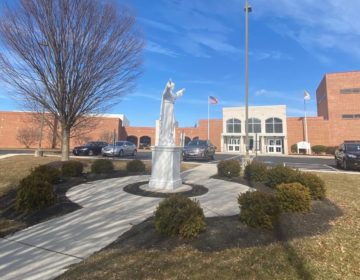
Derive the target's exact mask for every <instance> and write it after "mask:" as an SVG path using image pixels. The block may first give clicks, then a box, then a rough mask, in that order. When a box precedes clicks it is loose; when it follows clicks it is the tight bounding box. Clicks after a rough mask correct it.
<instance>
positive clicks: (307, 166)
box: [0, 150, 359, 173]
mask: <svg viewBox="0 0 360 280" xmlns="http://www.w3.org/2000/svg"><path fill="white" fill-rule="evenodd" d="M10 153H19V154H20V153H21V154H33V153H34V151H32V150H0V155H4V154H10ZM242 157H243V155H239V154H231V153H216V154H215V159H214V160H212V161H209V162H208V163H213V164H217V163H218V162H219V161H220V160H227V159H241V158H242ZM86 158H101V156H93V157H86ZM114 159H115V160H128V159H134V157H133V156H125V157H121V158H118V157H115V158H114ZM136 159H140V160H151V151H149V150H140V151H139V152H138V153H137V155H136ZM256 160H258V161H261V162H264V163H266V164H268V165H270V166H273V165H277V164H284V165H286V166H290V167H293V168H298V169H303V170H318V171H329V172H339V171H343V170H341V169H337V168H336V165H335V160H334V158H332V157H309V156H269V155H261V156H257V157H256ZM188 162H196V161H188ZM199 162H207V161H199ZM355 172H356V173H359V171H356V170H355Z"/></svg>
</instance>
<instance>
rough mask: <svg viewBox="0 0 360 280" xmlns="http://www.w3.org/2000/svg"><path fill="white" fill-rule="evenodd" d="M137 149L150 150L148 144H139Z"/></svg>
mask: <svg viewBox="0 0 360 280" xmlns="http://www.w3.org/2000/svg"><path fill="white" fill-rule="evenodd" d="M139 148H140V149H146V150H149V149H150V143H140V145H139Z"/></svg>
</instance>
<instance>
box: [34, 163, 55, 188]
mask: <svg viewBox="0 0 360 280" xmlns="http://www.w3.org/2000/svg"><path fill="white" fill-rule="evenodd" d="M31 175H36V176H40V177H43V178H44V180H46V181H47V182H49V183H51V184H55V183H56V182H58V181H59V179H60V175H61V172H60V170H59V169H57V168H55V167H53V166H49V165H39V166H37V167H35V168H34V169H33V170H32V171H31Z"/></svg>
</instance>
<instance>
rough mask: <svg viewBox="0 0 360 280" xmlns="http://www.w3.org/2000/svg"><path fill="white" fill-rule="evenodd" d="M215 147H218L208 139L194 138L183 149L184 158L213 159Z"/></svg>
mask: <svg viewBox="0 0 360 280" xmlns="http://www.w3.org/2000/svg"><path fill="white" fill-rule="evenodd" d="M215 149H216V147H215V146H214V145H213V144H211V142H210V141H208V140H199V139H195V140H192V141H190V142H189V143H188V144H187V145H186V146H185V147H184V149H183V160H188V159H203V160H213V159H214V155H215Z"/></svg>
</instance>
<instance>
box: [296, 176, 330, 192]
mask: <svg viewBox="0 0 360 280" xmlns="http://www.w3.org/2000/svg"><path fill="white" fill-rule="evenodd" d="M294 181H295V182H298V183H300V184H302V185H303V186H305V187H307V188H308V189H309V191H310V195H311V197H312V198H313V199H324V198H325V193H326V189H325V182H324V181H323V180H322V179H321V178H320V177H319V176H317V175H315V174H312V173H307V172H298V173H297V176H296V178H295V179H294Z"/></svg>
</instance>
